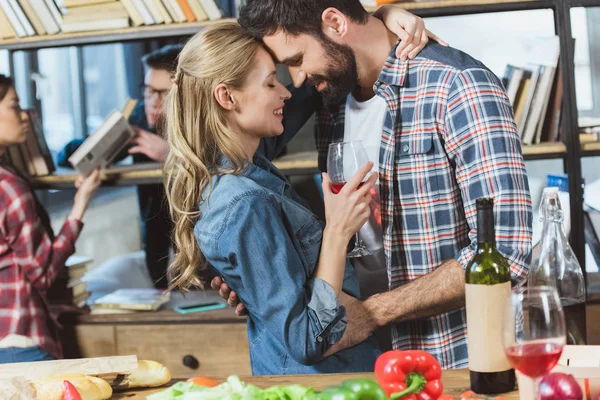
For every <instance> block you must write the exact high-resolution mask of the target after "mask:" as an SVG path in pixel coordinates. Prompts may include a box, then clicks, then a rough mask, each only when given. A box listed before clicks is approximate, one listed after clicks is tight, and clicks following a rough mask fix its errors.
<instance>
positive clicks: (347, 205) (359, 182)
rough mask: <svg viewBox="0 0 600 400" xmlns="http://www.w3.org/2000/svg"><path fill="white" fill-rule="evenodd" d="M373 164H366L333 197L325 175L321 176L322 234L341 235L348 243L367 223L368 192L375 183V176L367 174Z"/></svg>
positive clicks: (369, 199) (330, 185) (369, 211)
mask: <svg viewBox="0 0 600 400" xmlns="http://www.w3.org/2000/svg"><path fill="white" fill-rule="evenodd" d="M372 168H373V163H372V162H368V163H366V164H365V165H364V166H363V167H362V168H361V169H360V170H359V171H358V172H357V173H356V174H355V175H354V176H353V177H352V178H351V179H350V180H349V181H348V182H347V183H346V184H344V186H343V187H342V188H341V189H340V190H339V193H337V194H334V192H333V188H332V184H331V180H330V179H329V175H327V174H326V173H324V174H323V184H322V185H323V195H324V200H325V219H326V221H327V222H326V226H325V230H329V231H331V232H335V233H336V234H338V235H342V237H343V238H344V239H347V240H348V241H350V239H351V238H352V236H353V235H354V234H355V233H356V232H358V231H359V230H360V228H361V227H362V226H363V225H364V224H365V223H366V222H367V220H368V219H369V215H370V214H371V209H370V207H369V203H370V202H371V194H370V191H371V189H372V188H373V187H374V186H375V182H376V181H377V173H372V174H371V176H369V178H368V179H367V180H366V181H365V178H366V177H367V175H368V174H369V172H371V169H372Z"/></svg>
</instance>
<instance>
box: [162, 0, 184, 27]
mask: <svg viewBox="0 0 600 400" xmlns="http://www.w3.org/2000/svg"><path fill="white" fill-rule="evenodd" d="M162 3H163V5H164V6H165V9H166V10H167V12H168V13H169V15H170V16H171V19H173V21H174V22H177V23H181V22H185V21H186V19H185V15H184V14H183V10H182V9H181V7H179V4H178V3H177V0H162Z"/></svg>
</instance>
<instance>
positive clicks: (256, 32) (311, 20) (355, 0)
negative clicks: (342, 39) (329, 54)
mask: <svg viewBox="0 0 600 400" xmlns="http://www.w3.org/2000/svg"><path fill="white" fill-rule="evenodd" d="M330 7H333V8H336V9H338V10H339V11H340V12H341V13H343V14H344V15H346V16H347V17H348V18H350V19H351V20H352V21H354V22H357V23H360V24H366V23H367V21H368V20H369V13H367V11H366V10H365V8H364V7H363V6H362V4H360V1H359V0H248V1H247V2H246V4H245V5H244V6H242V8H241V9H240V17H239V18H238V22H239V23H240V25H242V26H243V27H244V28H246V30H247V31H248V32H250V34H252V35H253V36H255V37H257V38H263V37H265V36H268V35H272V34H274V33H275V32H277V31H278V30H280V29H281V30H282V31H283V32H285V33H287V34H289V35H294V36H296V35H300V34H309V35H312V36H315V37H318V38H320V37H323V28H322V24H321V15H322V14H323V11H325V10H326V9H328V8H330Z"/></svg>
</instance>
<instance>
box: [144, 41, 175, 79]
mask: <svg viewBox="0 0 600 400" xmlns="http://www.w3.org/2000/svg"><path fill="white" fill-rule="evenodd" d="M182 49H183V45H181V44H168V45H166V46H163V47H161V48H160V49H158V50H154V51H153V52H151V53H148V54H146V55H144V56H143V57H142V63H143V64H144V69H146V70H147V69H164V70H165V71H169V72H170V73H172V74H174V73H175V70H176V69H177V57H179V53H181V50H182Z"/></svg>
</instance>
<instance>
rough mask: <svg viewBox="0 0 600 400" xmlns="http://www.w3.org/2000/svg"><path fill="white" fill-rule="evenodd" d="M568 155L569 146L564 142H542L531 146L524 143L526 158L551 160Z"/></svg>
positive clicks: (524, 155)
mask: <svg viewBox="0 0 600 400" xmlns="http://www.w3.org/2000/svg"><path fill="white" fill-rule="evenodd" d="M566 155H567V146H565V144H564V143H561V142H558V143H541V144H536V145H531V146H526V145H523V158H524V159H525V160H549V159H553V158H563V157H565V156H566Z"/></svg>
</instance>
